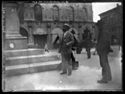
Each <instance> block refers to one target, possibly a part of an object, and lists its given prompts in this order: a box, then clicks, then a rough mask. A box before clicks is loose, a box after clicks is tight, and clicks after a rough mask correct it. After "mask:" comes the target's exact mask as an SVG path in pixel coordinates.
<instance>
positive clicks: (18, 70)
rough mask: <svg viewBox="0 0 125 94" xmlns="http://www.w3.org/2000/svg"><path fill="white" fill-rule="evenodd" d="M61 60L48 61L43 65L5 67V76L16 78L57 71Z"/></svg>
mask: <svg viewBox="0 0 125 94" xmlns="http://www.w3.org/2000/svg"><path fill="white" fill-rule="evenodd" d="M60 63H61V60H56V61H49V62H44V63H41V62H39V63H33V64H22V65H14V66H6V67H5V76H6V77H10V76H17V75H23V74H29V73H37V72H43V71H51V70H57V69H58V66H59V64H60Z"/></svg>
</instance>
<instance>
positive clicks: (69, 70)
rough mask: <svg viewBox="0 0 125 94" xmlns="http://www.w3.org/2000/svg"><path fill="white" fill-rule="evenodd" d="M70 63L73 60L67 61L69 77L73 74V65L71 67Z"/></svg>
mask: <svg viewBox="0 0 125 94" xmlns="http://www.w3.org/2000/svg"><path fill="white" fill-rule="evenodd" d="M69 62H72V60H71V59H70V60H69V61H67V72H68V75H71V74H72V65H71V63H70V64H69Z"/></svg>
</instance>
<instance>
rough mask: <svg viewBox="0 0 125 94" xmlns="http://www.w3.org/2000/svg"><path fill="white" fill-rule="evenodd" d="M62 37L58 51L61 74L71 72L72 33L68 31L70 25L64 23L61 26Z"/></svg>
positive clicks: (69, 73)
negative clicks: (60, 59)
mask: <svg viewBox="0 0 125 94" xmlns="http://www.w3.org/2000/svg"><path fill="white" fill-rule="evenodd" d="M63 32H64V34H63V37H62V40H61V43H60V48H59V52H60V53H61V56H62V72H61V75H62V74H66V73H67V74H68V75H71V74H72V59H71V55H72V45H73V44H74V38H73V35H72V33H71V32H70V27H69V25H68V24H64V26H63Z"/></svg>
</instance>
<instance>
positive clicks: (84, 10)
mask: <svg viewBox="0 0 125 94" xmlns="http://www.w3.org/2000/svg"><path fill="white" fill-rule="evenodd" d="M82 13H83V21H87V20H88V13H87V9H86V8H85V7H83V12H82Z"/></svg>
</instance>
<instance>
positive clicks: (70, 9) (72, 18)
mask: <svg viewBox="0 0 125 94" xmlns="http://www.w3.org/2000/svg"><path fill="white" fill-rule="evenodd" d="M69 21H74V8H73V7H72V6H70V7H69Z"/></svg>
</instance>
